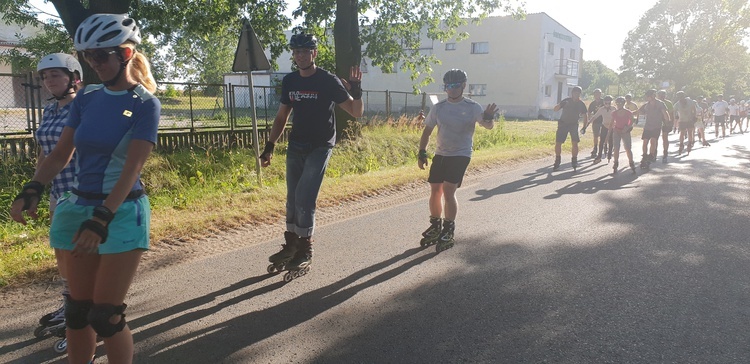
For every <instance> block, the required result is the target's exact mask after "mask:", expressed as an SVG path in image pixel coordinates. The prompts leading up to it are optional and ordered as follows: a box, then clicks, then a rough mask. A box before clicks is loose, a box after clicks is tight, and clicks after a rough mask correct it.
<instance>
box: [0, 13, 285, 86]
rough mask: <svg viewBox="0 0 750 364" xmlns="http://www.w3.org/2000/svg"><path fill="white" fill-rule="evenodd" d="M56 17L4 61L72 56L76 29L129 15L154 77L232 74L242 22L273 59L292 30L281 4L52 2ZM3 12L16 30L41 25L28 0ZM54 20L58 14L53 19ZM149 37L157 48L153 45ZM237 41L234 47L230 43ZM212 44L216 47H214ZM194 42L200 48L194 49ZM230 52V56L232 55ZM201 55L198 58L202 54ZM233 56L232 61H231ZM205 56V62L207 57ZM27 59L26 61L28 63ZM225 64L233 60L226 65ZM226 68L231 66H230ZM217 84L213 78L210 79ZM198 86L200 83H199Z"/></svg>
mask: <svg viewBox="0 0 750 364" xmlns="http://www.w3.org/2000/svg"><path fill="white" fill-rule="evenodd" d="M50 2H51V3H53V5H54V6H55V9H56V10H57V12H58V15H59V20H55V19H53V20H50V21H48V22H47V23H46V24H45V29H46V30H47V31H46V32H45V33H43V34H42V35H40V36H39V37H37V38H38V39H34V38H32V39H27V40H24V41H23V42H22V47H23V48H25V49H26V50H27V51H29V52H28V53H27V54H23V53H21V52H15V53H7V52H6V53H5V54H4V55H2V56H0V61H3V60H4V61H6V62H10V63H13V64H14V65H15V64H19V65H23V64H26V65H27V67H28V65H33V64H34V63H35V62H36V59H38V57H40V56H42V55H44V54H47V53H51V52H66V53H70V52H71V51H72V42H71V41H69V40H64V38H65V37H66V36H67V37H68V38H71V37H72V36H71V35H72V34H74V33H75V30H76V29H77V28H78V25H79V24H80V23H81V22H82V21H83V20H84V19H85V18H86V17H88V16H89V15H91V14H94V13H129V14H130V15H131V16H132V17H133V18H135V19H136V20H137V21H138V23H139V26H140V28H141V32H142V33H143V39H144V43H143V44H142V46H141V47H140V48H141V50H142V51H144V53H146V54H147V55H148V56H149V58H150V59H151V61H152V63H154V75H155V76H157V79H159V78H160V77H159V76H162V77H163V76H168V75H170V76H171V75H177V74H180V72H183V73H184V72H187V71H183V70H180V69H176V68H175V67H174V65H175V64H178V63H179V64H180V65H181V66H184V67H187V69H189V70H197V71H196V72H200V73H203V71H205V73H211V72H214V73H216V72H228V71H230V68H229V67H231V57H233V56H234V53H233V52H234V48H235V47H236V46H237V39H238V37H239V25H238V24H239V23H240V21H241V19H242V17H244V16H247V17H248V18H250V19H251V21H252V23H253V25H254V26H255V29H256V31H257V32H258V37H259V38H260V40H261V42H263V44H265V45H266V46H268V47H269V49H270V50H271V55H272V57H274V58H275V57H278V56H279V55H280V54H281V52H282V51H283V49H284V46H285V43H286V40H285V37H284V34H283V30H284V29H285V28H287V27H288V26H289V24H290V21H289V19H287V18H286V17H285V16H284V15H283V12H284V10H285V8H286V4H285V3H284V1H282V0H256V1H253V2H252V3H248V2H247V1H240V0H211V1H209V2H208V3H207V2H206V1H201V0H170V1H157V0H145V1H131V0H89V1H82V0H50ZM0 7H2V8H3V9H8V10H7V11H6V12H3V13H2V18H3V19H5V20H6V21H12V22H15V23H18V24H22V25H24V24H26V25H28V24H36V23H39V21H38V20H37V16H38V15H39V12H38V11H37V10H36V9H34V8H33V7H32V6H30V5H29V3H28V0H0ZM52 15H54V14H52ZM149 36H151V37H153V39H155V40H156V44H150V43H149V39H150V38H149ZM232 37H233V38H234V39H235V40H234V42H230V41H229V40H228V39H231V38H232ZM214 39H217V40H218V43H213V42H214V41H213V40H214ZM191 42H194V43H195V44H196V45H199V46H200V47H196V48H191V47H190V46H189V45H190V44H191ZM164 45H167V46H168V47H171V46H176V48H177V50H179V51H180V52H179V53H176V52H174V49H171V52H170V50H169V49H167V50H166V51H164V52H157V48H160V46H164ZM230 48H231V52H230V51H229V49H230ZM199 52H200V53H199ZM230 53H231V56H230ZM203 55H205V57H203ZM23 58H26V60H25V61H24V60H23ZM227 59H229V60H228V61H227ZM82 65H83V67H84V79H85V80H86V82H87V83H89V82H95V81H96V77H95V76H96V75H95V74H94V73H93V72H92V71H91V70H90V69H88V67H87V65H86V64H85V62H83V64H82ZM227 65H228V66H227ZM211 79H212V80H214V81H215V77H214V76H211ZM196 80H199V79H196Z"/></svg>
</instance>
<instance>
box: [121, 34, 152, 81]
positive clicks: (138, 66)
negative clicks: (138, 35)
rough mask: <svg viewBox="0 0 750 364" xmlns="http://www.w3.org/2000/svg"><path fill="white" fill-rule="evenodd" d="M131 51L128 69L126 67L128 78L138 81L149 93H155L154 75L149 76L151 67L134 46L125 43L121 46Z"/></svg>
mask: <svg viewBox="0 0 750 364" xmlns="http://www.w3.org/2000/svg"><path fill="white" fill-rule="evenodd" d="M122 46H123V47H128V48H130V49H132V50H133V52H134V53H133V57H132V58H131V59H130V67H128V74H129V75H130V77H131V78H132V79H133V80H135V81H138V83H140V84H141V85H143V87H145V88H146V90H148V91H149V92H151V93H154V92H156V80H154V75H152V74H151V66H150V64H149V62H148V58H146V56H145V55H143V53H140V52H138V51H136V50H135V44H131V43H130V42H127V43H125V44H123V45H122Z"/></svg>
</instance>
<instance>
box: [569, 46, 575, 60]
mask: <svg viewBox="0 0 750 364" xmlns="http://www.w3.org/2000/svg"><path fill="white" fill-rule="evenodd" d="M570 59H576V50H575V49H573V48H571V49H570Z"/></svg>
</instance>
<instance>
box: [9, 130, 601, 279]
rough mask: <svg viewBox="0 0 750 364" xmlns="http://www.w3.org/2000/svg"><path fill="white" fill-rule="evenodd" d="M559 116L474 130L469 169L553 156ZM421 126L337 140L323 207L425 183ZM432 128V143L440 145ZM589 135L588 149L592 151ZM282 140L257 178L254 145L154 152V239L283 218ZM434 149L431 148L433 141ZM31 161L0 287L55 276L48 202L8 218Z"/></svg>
mask: <svg viewBox="0 0 750 364" xmlns="http://www.w3.org/2000/svg"><path fill="white" fill-rule="evenodd" d="M555 128H556V123H555V122H549V121H528V122H506V121H501V122H498V123H497V124H496V127H495V128H494V129H493V130H485V129H483V128H477V132H476V134H475V137H474V149H475V152H474V156H473V158H472V162H471V165H470V169H477V168H484V167H487V166H488V165H491V164H496V163H507V162H511V161H519V160H526V159H535V158H539V157H542V156H544V155H550V154H552V149H553V148H552V146H553V145H554V131H555ZM421 131H422V129H421V127H419V126H417V125H413V124H412V123H410V122H409V121H407V120H401V121H400V122H397V123H375V124H374V125H369V126H366V127H364V128H362V135H361V137H359V138H357V139H356V140H351V141H346V142H342V143H339V145H337V147H336V148H335V149H334V153H333V156H332V158H331V161H330V163H329V167H328V170H327V172H326V179H325V180H324V183H323V187H322V190H321V194H320V197H319V205H320V206H331V205H336V204H340V203H342V202H345V201H350V200H352V199H357V198H363V197H367V196H369V195H370V194H373V193H375V192H376V191H378V190H381V189H384V188H389V187H395V186H399V185H405V184H409V183H413V182H415V181H424V180H425V179H426V177H427V172H426V171H422V170H420V169H418V168H417V167H416V162H415V161H416V152H417V150H416V149H417V145H418V142H419V137H420V135H421ZM435 138H436V133H433V136H432V138H431V141H432V142H433V143H434V140H435ZM586 141H588V144H589V145H590V140H589V138H584V142H583V143H582V144H581V146H582V150H585V149H583V148H586V145H587V143H586ZM285 149H286V148H285V147H284V146H283V145H280V146H278V147H277V149H276V155H275V156H274V159H273V161H272V164H271V166H270V167H268V168H265V169H263V171H262V177H263V183H262V184H258V183H257V175H256V172H255V156H254V155H253V154H252V151H251V150H213V149H193V150H190V151H184V152H178V153H172V154H163V153H154V154H153V155H152V157H151V158H150V159H149V161H148V162H147V164H146V167H145V168H144V173H143V180H144V182H145V183H146V186H147V190H148V192H149V198H150V199H151V204H152V211H153V214H152V231H151V238H152V244H154V245H156V244H169V243H170V241H173V240H177V239H179V240H180V241H181V242H182V243H183V244H184V243H185V241H188V242H189V241H191V240H195V239H198V238H201V237H203V236H206V235H207V233H209V232H216V231H221V230H226V229H231V228H234V227H238V226H241V225H244V224H248V223H256V224H265V223H277V222H278V221H279V220H280V219H281V218H282V216H283V213H284V204H285V199H286V187H285V183H284V169H285V163H284V157H285V155H284V152H285ZM428 150H434V145H433V146H431V147H430V148H428ZM33 168H34V165H33V162H31V161H27V162H9V161H4V162H0V172H2V175H0V206H2V208H0V239H1V240H0V258H1V259H0V287H6V286H8V285H21V284H26V283H29V282H32V281H35V280H39V279H48V278H50V277H51V276H52V275H54V274H55V269H54V254H53V252H52V250H51V249H50V248H49V246H48V241H47V233H48V229H49V214H48V212H47V211H48V206H47V204H46V203H45V202H44V201H43V202H42V205H41V206H40V214H41V216H42V218H41V219H40V220H37V221H34V222H33V223H31V224H29V225H26V226H23V225H20V224H18V223H15V222H12V221H10V218H9V216H8V206H9V205H10V202H11V201H12V199H13V197H14V196H15V194H16V193H17V189H18V188H19V186H21V185H22V184H23V182H25V181H26V180H27V179H28V178H29V177H30V176H31V175H32V174H33Z"/></svg>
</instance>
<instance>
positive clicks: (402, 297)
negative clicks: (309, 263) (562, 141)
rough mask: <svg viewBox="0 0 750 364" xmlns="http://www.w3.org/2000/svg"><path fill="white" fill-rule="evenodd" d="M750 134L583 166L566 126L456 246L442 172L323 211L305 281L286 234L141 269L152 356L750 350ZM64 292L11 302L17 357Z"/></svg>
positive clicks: (139, 351)
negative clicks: (337, 213) (449, 237)
mask: <svg viewBox="0 0 750 364" xmlns="http://www.w3.org/2000/svg"><path fill="white" fill-rule="evenodd" d="M712 136H713V134H710V135H709V137H712ZM586 137H589V136H588V135H587V136H586ZM749 142H750V135H747V136H740V135H732V136H731V137H728V138H726V139H725V140H721V141H717V142H714V143H713V145H712V146H711V147H710V148H700V147H699V148H698V149H696V150H694V151H693V152H692V153H691V154H690V156H684V155H683V156H677V155H676V153H675V152H676V149H677V148H676V147H675V146H674V144H673V145H672V147H671V149H672V155H671V156H670V161H669V162H668V163H666V164H664V163H661V162H660V161H659V162H657V163H655V164H653V165H652V168H651V170H650V171H648V172H643V171H641V170H640V169H639V170H638V174H637V175H633V174H631V173H630V171H629V170H622V171H621V172H620V174H619V175H617V176H612V174H611V167H610V166H611V165H607V164H606V161H605V162H602V163H600V164H597V165H592V163H591V162H592V161H591V159H589V158H588V157H586V158H582V165H583V166H582V167H581V168H579V170H578V172H576V173H573V172H572V170H571V168H570V165H569V163H567V162H569V159H570V158H569V152H568V151H569V144H566V145H565V146H564V151H566V152H565V153H564V155H563V162H564V164H563V169H562V170H560V171H558V172H552V171H551V166H550V164H551V160H544V161H537V162H531V163H526V164H523V165H521V166H519V167H517V168H515V169H512V170H505V171H498V172H497V173H495V174H492V175H490V176H489V177H487V178H484V179H482V180H481V181H479V182H477V183H472V184H469V185H465V186H464V187H462V188H461V189H460V190H459V199H460V210H459V217H458V221H457V228H456V239H457V244H456V246H455V247H454V248H453V249H450V250H448V251H445V252H443V253H440V254H436V253H435V250H434V247H431V248H427V249H421V248H420V247H419V243H418V242H419V238H420V233H421V231H422V230H424V229H425V228H426V227H427V225H428V222H427V215H428V212H427V202H426V197H427V195H426V194H427V193H428V189H427V187H425V199H421V200H419V201H415V202H410V203H405V204H401V205H398V206H394V207H390V208H387V209H383V210H379V211H372V212H371V213H368V214H365V215H362V216H358V217H353V218H349V219H347V220H344V221H337V222H335V223H331V224H327V225H324V226H320V227H319V229H318V233H317V234H316V240H317V245H316V250H315V262H314V266H313V269H312V272H311V273H310V274H309V275H307V276H305V277H302V278H300V279H297V280H295V281H293V282H291V283H288V284H284V283H283V280H282V276H281V275H268V274H266V273H265V269H266V264H267V263H266V258H267V256H268V255H270V254H272V253H274V252H275V251H276V250H277V249H278V245H279V244H280V243H281V240H280V239H277V240H274V241H269V242H265V243H262V244H258V245H254V246H251V247H247V248H244V249H241V250H237V251H233V252H231V253H227V254H222V255H217V256H212V257H207V258H205V259H200V260H196V261H193V262H189V263H185V264H180V265H176V266H173V267H170V268H167V269H163V270H157V271H154V272H150V273H144V274H141V275H140V276H139V277H138V279H137V281H136V283H135V284H134V286H133V287H132V289H131V292H130V294H129V298H128V302H127V303H128V304H129V307H128V311H127V313H128V320H129V323H130V325H131V328H132V329H133V332H134V337H135V340H136V362H137V363H434V362H438V363H459V362H491V363H748V362H750V329H749V328H750V293H749V291H748V285H749V283H750V247H749V244H750V241H749V240H750V239H749V238H748V237H750V224H748V220H749V218H750V216H748V215H749V214H748V196H750V187H749V186H748V184H749V183H750V178H749V177H750V172H748V166H749V165H750V152H748V148H747V147H746V145H748V143H749ZM636 144H637V145H638V146H639V147H640V141H638V143H636ZM636 149H638V152H636V153H635V154H636V155H640V148H636ZM622 159H623V160H622V161H621V162H620V165H621V166H623V167H621V168H624V166H626V163H625V162H624V160H625V156H624V154H623V155H622ZM280 229H281V228H280ZM51 305H52V298H50V301H49V302H41V303H39V302H37V303H30V304H29V306H27V307H23V308H21V307H19V308H18V309H13V310H9V309H6V310H3V311H2V312H1V313H2V315H0V316H1V317H2V321H3V324H2V328H0V362H12V363H41V362H56V360H60V358H61V357H60V356H56V355H55V354H54V352H53V351H52V350H51V348H50V347H51V345H52V340H50V339H48V340H42V341H37V340H35V339H33V338H32V336H31V331H32V330H33V328H34V325H33V324H34V322H35V320H36V319H37V318H38V317H39V315H40V314H41V313H42V312H43V311H44V310H45V309H48V308H49V307H51ZM99 352H100V353H103V349H102V348H101V347H100V348H99ZM103 362H106V360H105V359H104V358H102V359H98V360H97V363H103Z"/></svg>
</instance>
